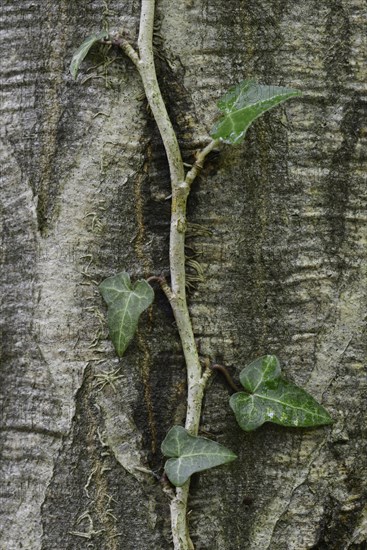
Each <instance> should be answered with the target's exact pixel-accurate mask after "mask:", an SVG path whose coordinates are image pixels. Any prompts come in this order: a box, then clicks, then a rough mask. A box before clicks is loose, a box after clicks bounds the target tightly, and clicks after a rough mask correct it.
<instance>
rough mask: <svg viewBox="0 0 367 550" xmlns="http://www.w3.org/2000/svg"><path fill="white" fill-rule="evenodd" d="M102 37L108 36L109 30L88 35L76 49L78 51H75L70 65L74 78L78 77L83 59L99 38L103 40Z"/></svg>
mask: <svg viewBox="0 0 367 550" xmlns="http://www.w3.org/2000/svg"><path fill="white" fill-rule="evenodd" d="M102 38H108V32H106V31H101V32H98V33H95V34H91V35H90V36H88V38H86V39H85V40H84V42H83V44H82V45H81V46H80V47H79V48H78V49H77V50H76V52H74V55H73V59H72V60H71V63H70V67H69V70H70V73H71V76H72V77H73V78H74V80H75V79H76V76H77V74H78V70H79V67H80V64H81V62H82V61H83V59H84V58H85V56H86V55H87V53H88V52H89V50H90V49H91V47H92V46H93V44H95V43H96V42H98V41H99V40H102Z"/></svg>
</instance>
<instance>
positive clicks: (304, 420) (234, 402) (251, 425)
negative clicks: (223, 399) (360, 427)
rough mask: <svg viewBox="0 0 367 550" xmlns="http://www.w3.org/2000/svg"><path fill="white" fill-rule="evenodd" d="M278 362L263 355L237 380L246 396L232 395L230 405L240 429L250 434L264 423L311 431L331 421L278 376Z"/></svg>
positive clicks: (312, 400) (327, 414)
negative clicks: (309, 429)
mask: <svg viewBox="0 0 367 550" xmlns="http://www.w3.org/2000/svg"><path fill="white" fill-rule="evenodd" d="M280 372H281V371H280V366H279V361H278V359H277V358H276V357H275V356H274V355H265V356H264V357H260V358H259V359H256V361H253V362H252V363H250V364H249V365H248V366H247V367H245V368H244V369H243V370H242V372H241V374H240V380H241V384H242V385H243V387H244V388H245V389H246V391H248V392H249V393H243V392H238V393H235V394H234V395H232V397H231V399H230V402H229V404H230V406H231V408H232V410H233V412H234V414H235V416H236V420H237V422H238V424H239V425H240V427H241V428H242V429H243V430H245V431H246V432H249V431H251V430H255V429H256V428H258V427H259V426H261V425H262V424H264V422H274V423H275V424H280V425H281V426H294V427H302V428H311V427H314V426H322V425H325V424H331V423H332V422H333V420H332V418H331V417H330V415H329V413H328V412H327V411H326V410H325V409H324V407H322V406H321V405H320V404H319V403H318V402H317V401H316V400H315V399H314V398H313V397H311V395H309V394H308V393H307V392H306V391H305V390H303V389H302V388H299V387H298V386H296V385H295V384H292V383H291V382H288V381H287V380H284V379H283V378H282V377H281V375H280Z"/></svg>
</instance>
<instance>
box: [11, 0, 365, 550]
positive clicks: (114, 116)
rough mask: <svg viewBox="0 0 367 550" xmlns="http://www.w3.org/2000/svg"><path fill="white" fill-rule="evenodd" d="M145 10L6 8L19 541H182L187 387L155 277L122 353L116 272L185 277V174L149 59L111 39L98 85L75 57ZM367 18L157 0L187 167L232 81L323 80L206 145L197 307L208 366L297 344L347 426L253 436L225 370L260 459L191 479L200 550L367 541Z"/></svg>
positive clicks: (244, 447) (218, 429)
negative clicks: (114, 311) (110, 309)
mask: <svg viewBox="0 0 367 550" xmlns="http://www.w3.org/2000/svg"><path fill="white" fill-rule="evenodd" d="M139 14H140V2H139V1H137V0H110V2H108V3H106V2H102V1H100V0H92V1H89V2H86V1H80V2H67V1H66V0H60V1H59V2H51V1H43V2H34V1H32V2H31V1H30V0H29V1H28V0H25V1H24V2H16V1H15V0H7V1H6V2H5V5H4V9H3V15H4V22H5V25H4V30H3V33H4V35H3V36H5V40H3V42H2V45H1V58H2V61H3V63H4V70H3V71H2V72H3V84H2V99H3V101H2V106H1V109H2V116H3V125H2V131H1V149H2V153H1V157H2V167H3V169H2V192H1V198H2V226H1V229H2V233H1V235H2V236H1V238H2V256H1V261H2V269H1V277H2V294H3V310H2V316H1V323H2V327H1V328H2V339H1V350H2V359H1V370H0V375H1V385H0V392H1V412H2V418H1V451H2V453H1V464H0V467H1V472H0V479H1V480H2V483H1V493H0V495H1V506H0V526H1V529H2V535H1V537H2V538H1V539H0V541H1V542H0V548H1V550H3V549H4V550H5V549H6V550H19V549H26V550H60V548H62V549H67V550H73V549H78V550H79V549H87V548H95V549H98V550H120V549H121V550H122V549H123V550H148V549H162V550H163V549H164V550H165V549H167V550H168V549H169V548H171V540H170V519H169V499H168V497H167V496H166V494H165V493H164V492H163V491H162V487H161V483H160V482H159V478H160V476H161V475H162V467H163V463H164V462H163V458H162V456H161V454H160V443H161V441H162V440H163V438H164V436H165V434H166V433H167V431H168V429H169V428H170V427H171V426H172V425H173V424H174V423H178V424H182V423H183V420H184V416H185V392H186V387H185V385H186V382H185V379H186V375H185V370H184V362H183V358H182V351H181V348H180V344H179V339H178V336H177V330H176V327H175V325H174V319H173V316H172V313H171V310H170V306H169V304H168V302H167V300H166V298H165V297H164V295H163V294H162V293H161V291H159V290H158V289H157V293H156V301H155V303H154V305H153V306H152V308H151V309H150V311H149V312H148V313H147V314H146V315H145V316H144V317H143V319H142V320H141V323H140V325H139V326H140V328H139V332H138V334H137V336H136V337H135V339H134V343H133V344H132V345H131V346H130V347H129V349H128V350H127V352H126V354H125V356H124V357H123V358H122V359H121V360H120V361H119V360H117V358H116V356H115V353H114V351H113V348H112V345H111V343H110V341H109V340H108V338H107V329H106V325H105V321H104V313H105V309H104V306H103V304H102V300H101V297H100V295H99V292H98V289H97V286H96V285H97V284H98V283H99V282H101V281H102V280H103V279H104V278H105V277H107V276H109V275H113V274H115V273H117V272H118V271H122V270H126V271H128V272H129V273H130V274H131V276H132V277H141V276H149V275H153V274H156V275H159V274H161V273H163V274H166V273H167V272H168V232H169V223H170V201H169V200H167V197H168V196H169V195H170V186H169V173H168V166H167V163H166V158H165V154H164V149H163V145H162V143H161V140H160V137H159V134H158V131H157V129H156V127H155V124H154V122H153V120H152V118H151V115H150V113H149V110H148V109H147V108H146V102H145V101H144V100H142V99H141V93H142V86H141V83H140V80H139V76H138V74H137V73H136V70H135V68H134V66H133V65H132V63H131V62H129V60H127V59H125V58H124V57H122V56H121V55H119V54H116V53H115V52H113V51H112V50H110V51H108V52H107V53H106V52H104V51H102V49H98V47H96V48H95V49H94V50H93V52H92V55H91V56H89V57H88V58H87V59H86V61H85V62H84V63H83V65H82V68H81V71H80V75H79V77H78V80H77V82H73V81H72V79H71V77H70V75H69V74H68V71H67V67H68V64H69V62H70V59H71V56H72V53H73V52H74V51H75V49H76V48H77V47H78V46H79V45H80V43H81V42H82V41H83V39H84V38H85V37H86V36H87V35H88V34H91V33H92V32H94V31H97V30H100V29H101V28H102V25H103V23H104V24H105V25H106V24H108V25H109V28H110V30H111V31H112V30H118V29H120V28H121V27H124V28H125V29H126V31H127V33H128V35H129V38H130V39H131V40H132V41H134V40H136V38H137V30H138V21H139ZM366 16H367V9H366V6H365V2H364V1H363V0H348V1H347V0H328V1H327V0H320V1H319V2H314V1H313V0H305V1H304V2H302V3H298V2H291V1H290V0H256V1H255V0H247V1H244V0H240V1H239V0H227V1H226V2H222V0H212V1H211V2H208V1H206V0H185V1H181V2H172V1H170V0H160V1H159V2H158V7H157V22H158V23H159V26H160V29H159V30H157V33H156V35H155V44H156V54H157V55H156V60H157V65H158V76H159V80H160V84H161V87H162V89H163V91H164V95H165V101H166V104H167V106H168V110H169V113H170V116H171V118H172V120H173V123H174V126H175V128H176V130H177V133H178V139H179V143H180V145H181V148H182V151H183V156H184V160H185V162H189V163H192V162H193V160H194V153H195V151H196V150H197V149H201V148H202V147H203V145H204V144H205V143H206V142H207V141H206V140H207V135H208V131H209V130H210V128H211V126H212V124H213V121H214V118H215V116H216V113H217V110H216V105H215V103H216V100H217V99H218V98H219V97H220V96H221V95H222V94H223V93H224V92H225V91H226V90H227V89H228V88H229V87H230V86H231V85H233V84H235V83H237V82H238V81H240V80H242V79H243V78H247V77H253V78H255V79H256V80H258V81H259V82H262V83H268V84H276V85H287V86H290V87H295V88H299V89H301V90H302V91H303V96H302V98H300V99H297V100H294V101H292V102H289V103H287V104H285V106H283V107H281V108H279V109H277V110H276V111H274V112H271V113H268V114H266V115H265V116H264V117H263V118H262V119H259V120H258V121H257V122H256V123H255V124H254V126H253V127H252V128H251V129H250V131H249V132H248V137H247V139H246V142H245V143H244V144H243V145H242V146H240V147H236V148H233V149H230V148H225V149H223V151H222V152H221V153H220V154H219V155H214V154H212V155H211V156H210V157H209V158H208V159H207V162H206V164H205V167H204V170H203V172H202V174H201V176H200V178H199V179H198V181H196V182H195V184H194V187H193V190H192V194H191V196H190V200H189V207H188V219H189V222H190V223H189V227H188V237H187V244H188V247H192V249H193V250H194V252H195V253H197V254H199V255H198V256H197V257H195V259H197V260H198V261H199V262H200V264H201V267H202V270H203V273H204V276H203V280H202V281H200V280H199V281H196V282H193V285H194V286H193V288H192V289H191V290H190V294H189V302H190V311H191V314H192V316H193V322H194V331H195V335H196V337H197V339H198V343H199V347H200V353H201V355H202V357H203V358H204V357H210V358H211V359H212V360H216V361H218V362H220V363H222V364H225V365H227V366H228V367H229V370H230V371H231V374H232V375H233V376H234V378H238V374H239V372H240V370H241V369H242V368H243V367H244V366H245V365H246V364H247V363H248V362H249V361H250V360H252V359H254V358H255V357H257V356H260V355H263V354H266V353H272V354H276V355H278V356H279V358H280V359H281V362H282V365H283V370H284V372H285V374H286V375H287V377H288V378H289V379H290V380H292V381H294V382H296V383H297V384H299V385H302V386H303V387H304V388H305V389H307V390H308V391H309V392H310V393H311V394H312V395H313V396H314V397H315V398H317V399H319V400H320V401H321V402H322V403H323V405H324V406H325V407H326V408H327V409H328V411H329V412H330V413H331V414H332V416H333V418H334V419H335V423H334V424H333V425H332V426H331V427H326V428H321V429H317V430H288V429H283V428H280V427H277V426H274V425H271V424H266V425H265V426H263V427H262V428H260V429H259V430H257V431H256V432H253V433H251V434H245V433H244V432H242V431H241V430H240V429H239V427H238V426H237V424H236V422H235V419H234V417H233V415H232V413H231V411H230V409H229V405H228V399H229V394H230V391H229V389H228V388H227V386H226V385H225V383H224V382H223V380H221V379H220V378H219V377H216V376H214V377H212V380H211V382H210V384H209V387H208V390H207V393H206V399H205V406H204V411H203V415H202V423H201V429H202V431H203V433H206V432H209V433H210V434H212V436H213V437H214V438H215V440H216V441H218V442H220V443H222V444H224V445H226V446H227V447H229V448H230V449H231V450H233V451H234V452H236V454H238V456H239V459H238V460H237V461H235V462H233V463H231V464H230V465H227V466H224V467H221V468H217V469H213V470H209V471H207V472H204V473H202V474H200V475H198V476H194V478H193V480H192V484H191V496H190V502H189V507H190V510H191V512H190V530H191V535H192V539H193V542H194V544H195V548H196V550H204V549H206V550H209V549H210V550H216V549H218V550H239V549H241V550H242V549H246V550H306V549H311V548H315V549H319V550H324V549H325V550H326V549H349V548H350V549H358V548H361V549H362V548H363V547H364V544H365V543H366V539H367V512H366V508H365V503H366V493H365V488H364V481H365V475H366V474H365V472H366V465H367V460H366V447H365V441H366V422H365V416H364V415H365V409H366V400H365V392H366V386H367V383H366V325H365V314H366V301H367V300H366V295H367V274H366V256H367V254H366V242H367V241H366V239H367V229H366V220H367V212H366V176H365V174H366V122H367V116H366V76H367V71H366V65H365V59H366V53H367V52H366V49H367V47H366V44H367V41H366V37H365V20H366ZM161 37H163V39H162V38H161ZM106 56H107V58H109V59H110V60H111V61H112V59H113V58H114V57H116V60H115V61H114V62H112V63H109V61H108V60H107V59H106ZM188 254H192V250H191V249H190V248H188ZM188 272H189V274H190V273H191V276H192V278H194V277H195V275H196V276H197V274H195V272H194V271H192V267H190V265H188ZM199 279H200V277H199ZM118 369H120V370H118ZM108 373H114V374H112V375H111V374H110V375H109V374H108ZM151 470H152V471H153V474H152V473H151Z"/></svg>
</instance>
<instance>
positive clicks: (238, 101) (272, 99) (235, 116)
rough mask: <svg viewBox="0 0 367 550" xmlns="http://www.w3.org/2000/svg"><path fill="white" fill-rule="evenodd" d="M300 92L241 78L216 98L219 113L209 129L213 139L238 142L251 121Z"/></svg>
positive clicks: (241, 139) (242, 137)
mask: <svg viewBox="0 0 367 550" xmlns="http://www.w3.org/2000/svg"><path fill="white" fill-rule="evenodd" d="M298 95H301V92H300V91H299V90H295V89H293V88H284V87H283V86H265V85H262V84H257V83H256V82H254V81H253V80H243V81H242V82H240V83H239V84H237V86H235V87H234V88H231V89H230V90H229V92H228V93H227V94H226V95H224V96H223V97H222V98H221V99H220V100H219V101H218V108H219V109H220V110H221V111H222V113H223V115H224V116H222V117H221V118H220V119H219V120H218V122H217V123H216V124H215V126H214V128H213V129H212V131H211V134H210V135H211V136H212V138H213V139H220V140H222V141H224V142H225V143H231V144H237V143H241V142H242V141H243V140H244V138H245V135H246V131H247V129H248V127H249V126H250V125H251V124H252V122H253V121H254V120H255V119H257V118H258V117H259V116H261V115H262V114H263V113H265V111H269V109H272V108H273V107H276V106H277V105H279V104H280V103H283V102H284V101H287V99H290V98H291V97H295V96H298Z"/></svg>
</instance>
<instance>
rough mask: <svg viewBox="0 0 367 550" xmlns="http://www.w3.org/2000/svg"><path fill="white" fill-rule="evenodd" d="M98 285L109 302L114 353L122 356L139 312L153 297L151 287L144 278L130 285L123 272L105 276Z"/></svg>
mask: <svg viewBox="0 0 367 550" xmlns="http://www.w3.org/2000/svg"><path fill="white" fill-rule="evenodd" d="M99 289H100V292H101V294H102V296H103V299H104V300H105V302H106V304H107V306H108V328H109V333H110V337H111V340H112V342H113V345H114V346H115V349H116V352H117V355H118V356H119V357H122V355H123V354H124V352H125V350H126V348H127V346H128V345H129V343H130V341H131V339H132V338H133V336H134V334H135V331H136V328H137V326H138V321H139V317H140V315H141V314H142V313H143V311H145V310H146V309H147V308H148V307H149V306H150V304H151V303H152V302H153V300H154V291H153V289H152V287H151V286H150V285H149V284H148V283H147V282H146V281H144V280H142V281H137V282H136V283H135V285H132V284H131V282H130V276H129V274H128V273H125V272H123V273H118V274H117V275H114V276H113V277H108V279H105V280H104V281H103V282H102V283H101V284H100V285H99Z"/></svg>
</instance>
